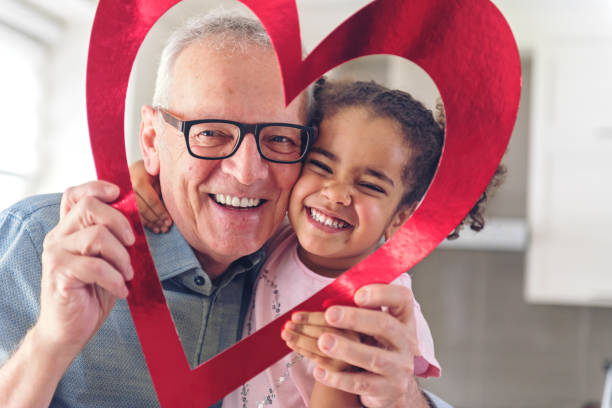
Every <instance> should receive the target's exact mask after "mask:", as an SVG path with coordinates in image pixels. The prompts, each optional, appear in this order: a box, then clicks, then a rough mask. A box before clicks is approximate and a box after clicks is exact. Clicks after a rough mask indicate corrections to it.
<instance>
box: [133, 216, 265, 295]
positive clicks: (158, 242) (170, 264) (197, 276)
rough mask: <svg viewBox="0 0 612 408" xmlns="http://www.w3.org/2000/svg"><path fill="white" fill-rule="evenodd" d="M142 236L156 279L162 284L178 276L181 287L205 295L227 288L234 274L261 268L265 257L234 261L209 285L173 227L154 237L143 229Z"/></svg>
mask: <svg viewBox="0 0 612 408" xmlns="http://www.w3.org/2000/svg"><path fill="white" fill-rule="evenodd" d="M145 234H146V238H147V243H148V244H149V249H150V251H151V254H152V255H153V261H154V262H155V269H157V274H158V275H159V279H160V280H161V281H164V280H166V279H170V278H174V277H177V276H178V277H179V278H178V279H180V281H181V283H182V284H183V285H184V286H186V287H188V288H189V289H191V290H193V291H195V292H198V293H201V294H203V295H206V296H209V295H211V294H212V292H213V291H214V290H215V289H216V288H220V289H221V288H223V287H225V286H227V285H228V284H229V283H230V282H231V281H232V280H233V279H234V278H235V277H236V276H237V275H239V274H241V273H244V272H247V271H250V270H253V268H256V267H258V266H261V263H262V262H263V260H264V258H265V252H264V250H259V251H257V252H255V253H253V254H250V255H247V256H244V257H242V258H240V259H238V260H236V261H234V262H233V263H232V264H231V265H230V266H229V268H228V269H227V271H225V273H223V275H222V276H221V277H220V278H219V279H218V280H217V281H216V282H215V283H214V284H213V282H212V281H211V279H210V277H209V276H208V274H206V272H205V271H204V270H203V269H202V266H201V265H200V262H199V261H198V258H197V257H196V255H195V253H194V251H193V249H192V248H191V246H189V244H188V243H187V241H185V238H183V236H182V235H181V233H180V232H179V230H178V228H176V227H175V226H174V225H173V226H172V227H171V228H170V230H169V231H168V232H167V233H164V234H155V233H153V232H151V231H149V230H148V229H146V228H145ZM179 275H180V276H179Z"/></svg>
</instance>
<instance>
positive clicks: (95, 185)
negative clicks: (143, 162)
mask: <svg viewBox="0 0 612 408" xmlns="http://www.w3.org/2000/svg"><path fill="white" fill-rule="evenodd" d="M84 197H95V198H97V199H98V200H100V201H102V202H105V203H110V202H112V201H114V200H116V199H117V197H119V187H117V186H116V185H115V184H112V183H109V182H108V181H103V180H97V181H91V182H89V183H85V184H81V185H80V186H76V187H70V188H68V189H66V191H64V195H63V196H62V202H61V205H60V218H63V217H64V216H65V215H66V214H67V213H68V212H69V211H70V210H71V209H72V207H74V205H75V204H76V203H78V202H79V201H80V200H81V199H83V198H84Z"/></svg>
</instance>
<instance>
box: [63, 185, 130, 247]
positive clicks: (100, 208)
mask: <svg viewBox="0 0 612 408" xmlns="http://www.w3.org/2000/svg"><path fill="white" fill-rule="evenodd" d="M93 225H101V226H102V225H103V226H105V227H107V228H108V229H109V231H110V232H112V233H113V235H115V236H116V237H117V239H119V240H120V241H121V242H122V243H123V244H124V245H132V244H133V243H134V240H135V236H134V232H133V231H132V227H131V225H130V223H129V221H128V220H127V218H126V217H125V216H124V215H123V214H122V213H121V212H120V211H119V210H117V209H115V208H113V207H111V206H110V205H108V204H105V203H103V202H101V201H99V200H98V199H97V198H93V197H90V196H86V197H84V198H82V199H81V200H79V202H78V203H77V204H76V205H75V206H74V207H73V208H72V209H71V211H70V212H69V213H68V214H67V215H66V216H65V217H64V219H63V220H62V221H61V222H60V223H59V224H58V225H57V227H56V228H55V229H54V230H53V231H52V233H53V234H54V235H55V234H60V235H69V234H71V233H74V232H76V231H79V230H81V229H84V228H88V227H91V226H93Z"/></svg>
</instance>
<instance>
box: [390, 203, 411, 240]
mask: <svg viewBox="0 0 612 408" xmlns="http://www.w3.org/2000/svg"><path fill="white" fill-rule="evenodd" d="M416 206H417V204H416V203H415V204H412V205H410V206H408V205H404V206H402V207H400V208H399V209H398V210H397V211H396V212H395V215H394V216H393V218H392V219H391V222H390V223H389V225H388V226H387V228H386V229H385V241H388V240H389V239H390V238H391V236H393V234H395V233H396V232H397V230H399V229H400V228H401V226H402V225H404V222H406V220H407V219H408V218H410V216H411V215H412V213H413V212H414V210H415V209H416Z"/></svg>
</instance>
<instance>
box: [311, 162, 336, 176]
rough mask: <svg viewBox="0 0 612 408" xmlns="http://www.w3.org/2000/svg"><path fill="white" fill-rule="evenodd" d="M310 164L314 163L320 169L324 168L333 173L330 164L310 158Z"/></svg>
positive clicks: (325, 170)
mask: <svg viewBox="0 0 612 408" xmlns="http://www.w3.org/2000/svg"><path fill="white" fill-rule="evenodd" d="M308 164H312V165H313V166H315V167H318V168H319V169H321V170H323V171H324V172H326V173H331V172H332V170H331V169H330V168H329V166H327V165H325V164H323V163H321V162H320V161H318V160H314V159H310V160H308Z"/></svg>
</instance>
